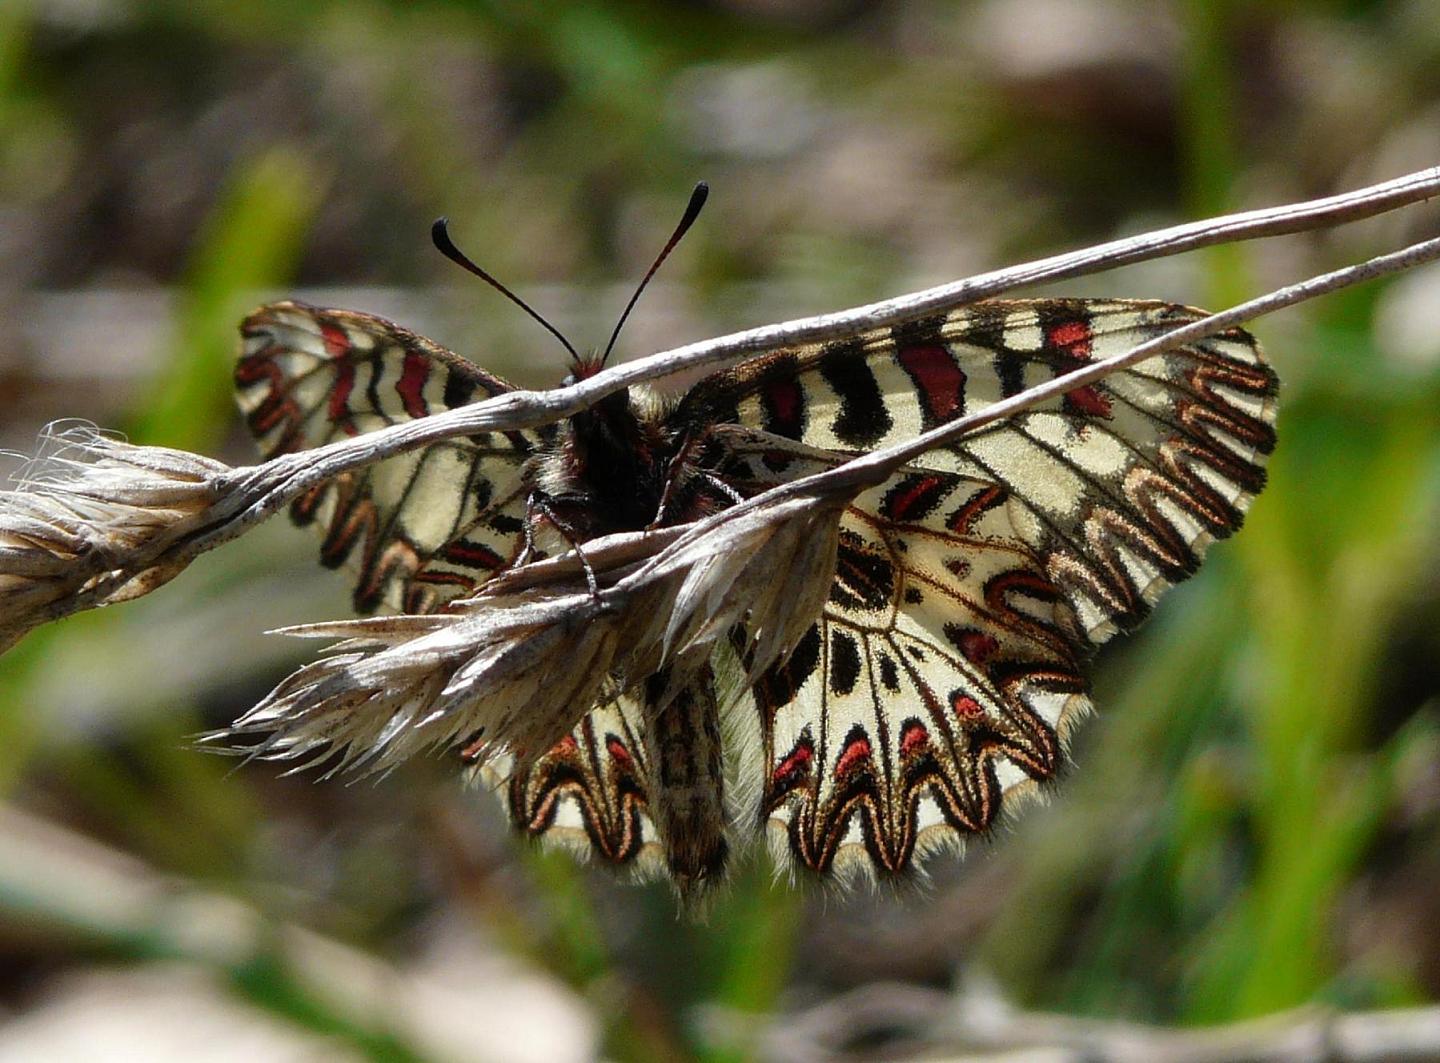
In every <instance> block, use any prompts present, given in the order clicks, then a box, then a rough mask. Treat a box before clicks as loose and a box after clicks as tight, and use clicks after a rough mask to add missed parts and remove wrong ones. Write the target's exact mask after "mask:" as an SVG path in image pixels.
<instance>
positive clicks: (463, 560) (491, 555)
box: [444, 540, 505, 569]
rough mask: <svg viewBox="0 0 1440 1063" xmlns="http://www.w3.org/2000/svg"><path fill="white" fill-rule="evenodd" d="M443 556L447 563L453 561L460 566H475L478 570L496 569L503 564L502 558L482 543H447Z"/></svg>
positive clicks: (460, 541) (459, 541) (461, 541)
mask: <svg viewBox="0 0 1440 1063" xmlns="http://www.w3.org/2000/svg"><path fill="white" fill-rule="evenodd" d="M444 555H445V560H447V561H454V562H455V563H456V564H460V565H475V566H477V567H479V568H489V569H497V568H500V567H501V566H503V565H504V564H505V559H504V558H502V557H501V556H500V555H499V554H497V553H496V552H495V551H494V550H492V549H490V547H488V546H486V545H484V544H483V543H470V542H465V541H463V540H458V541H456V542H452V543H447V544H446V545H445V549H444Z"/></svg>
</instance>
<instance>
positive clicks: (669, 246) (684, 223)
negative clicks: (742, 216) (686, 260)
mask: <svg viewBox="0 0 1440 1063" xmlns="http://www.w3.org/2000/svg"><path fill="white" fill-rule="evenodd" d="M709 196H710V186H709V185H707V184H706V183H705V182H704V181H700V182H698V183H697V184H696V185H695V191H693V192H691V193H690V202H689V203H688V204H687V205H686V207H685V213H684V215H682V216H681V218H680V224H679V225H677V226H675V231H674V232H673V233H672V234H671V235H670V239H669V240H668V241H666V243H665V246H664V247H662V248H661V249H660V254H658V255H656V256H655V263H654V265H652V266H651V267H650V270H649V272H647V273H646V274H645V276H644V277H643V278H641V280H640V283H639V284H638V285H637V286H636V288H635V294H634V295H632V296H631V297H630V302H629V303H627V304H626V305H625V312H624V313H623V314H621V315H620V320H619V321H617V322H615V331H614V332H612V333H610V342H609V343H607V344H606V345H605V353H604V354H602V355H601V356H600V364H601V365H604V364H605V362H606V360H607V359H609V357H610V352H611V351H613V350H614V349H615V341H616V340H617V339H619V338H620V330H621V329H622V328H624V327H625V319H626V318H628V317H629V316H630V311H631V310H634V309H635V304H636V303H637V302H638V301H639V300H640V293H641V292H643V291H644V290H645V286H646V285H647V284H649V283H650V278H651V277H653V276H655V271H656V270H657V269H659V268H660V263H662V262H664V261H665V259H667V258H669V257H670V252H671V251H673V250H675V245H676V244H678V243H679V242H680V239H681V237H683V236H684V235H685V233H686V232H687V231H689V229H690V226H692V225H694V224H695V219H696V218H698V217H699V216H700V208H701V207H703V206H705V200H706V199H707V198H709Z"/></svg>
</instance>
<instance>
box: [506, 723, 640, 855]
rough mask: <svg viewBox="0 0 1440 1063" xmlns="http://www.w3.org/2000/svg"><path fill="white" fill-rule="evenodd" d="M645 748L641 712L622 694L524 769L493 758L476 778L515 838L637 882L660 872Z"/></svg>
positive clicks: (510, 759)
mask: <svg viewBox="0 0 1440 1063" xmlns="http://www.w3.org/2000/svg"><path fill="white" fill-rule="evenodd" d="M648 749H649V746H648V745H647V743H646V741H645V722H644V710H643V708H642V707H641V705H640V703H639V702H638V701H637V700H635V699H634V698H631V697H628V696H623V695H622V696H621V697H618V698H616V699H615V700H614V701H613V702H611V703H610V704H608V705H602V706H600V707H598V708H596V709H594V710H592V711H591V712H589V713H587V714H586V716H585V717H584V719H582V720H581V721H580V723H579V724H578V725H577V726H576V728H575V730H574V731H572V732H571V733H570V734H569V735H567V736H566V737H565V738H563V739H561V740H560V741H559V742H558V743H557V744H556V745H555V746H554V747H553V748H551V749H550V750H549V751H548V752H546V753H544V754H542V755H541V756H539V757H536V758H535V759H534V760H533V761H531V762H530V763H517V762H516V761H515V759H514V758H513V757H511V756H509V755H504V756H497V757H494V758H492V759H491V760H488V761H486V762H485V763H484V764H482V765H481V767H480V777H481V779H482V780H483V781H484V783H485V785H487V786H488V787H490V788H491V789H493V790H495V791H496V792H497V793H500V794H503V795H504V796H505V799H506V804H507V806H508V808H509V811H510V821H511V823H512V824H513V825H514V827H515V828H516V829H517V830H519V831H520V832H522V833H524V834H527V835H529V836H530V837H533V838H537V839H540V840H543V841H545V842H547V843H553V844H557V845H560V846H563V847H565V848H567V849H570V850H572V851H573V852H575V853H576V854H577V855H579V856H581V857H587V856H593V857H595V858H596V859H598V860H600V861H602V862H603V863H606V864H611V865H614V866H617V867H624V868H631V869H634V870H635V871H636V872H637V873H638V874H640V875H642V876H644V875H649V874H653V873H655V872H657V871H659V869H660V868H661V867H662V866H663V864H662V862H661V861H662V857H661V847H660V843H659V837H658V834H657V832H656V829H655V823H654V820H653V818H652V811H651V805H650V799H649V794H648V791H649V780H650V777H651V774H650V773H651V765H650V754H649V752H648Z"/></svg>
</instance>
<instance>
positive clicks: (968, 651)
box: [960, 631, 1000, 664]
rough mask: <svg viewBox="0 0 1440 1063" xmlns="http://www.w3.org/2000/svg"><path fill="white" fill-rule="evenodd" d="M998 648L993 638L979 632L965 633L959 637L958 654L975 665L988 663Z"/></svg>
mask: <svg viewBox="0 0 1440 1063" xmlns="http://www.w3.org/2000/svg"><path fill="white" fill-rule="evenodd" d="M999 648H1000V643H999V642H998V641H996V639H995V638H994V636H992V635H986V634H985V633H984V632H981V631H966V632H964V633H963V634H961V636H960V652H961V653H963V654H964V655H965V657H966V659H967V660H971V661H974V662H975V663H976V664H983V663H984V662H985V661H988V660H989V659H990V658H991V657H993V656H995V651H996V650H998V649H999Z"/></svg>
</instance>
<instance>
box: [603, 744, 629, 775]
mask: <svg viewBox="0 0 1440 1063" xmlns="http://www.w3.org/2000/svg"><path fill="white" fill-rule="evenodd" d="M605 751H606V752H607V753H609V754H610V759H611V760H613V761H615V763H616V764H618V765H620V767H622V768H624V769H625V770H626V771H629V770H630V769H631V768H633V767H634V766H635V761H634V759H633V758H632V757H631V756H630V751H629V750H628V749H626V748H625V743H624V742H622V741H620V739H618V738H616V737H615V736H614V735H608V736H606V738H605Z"/></svg>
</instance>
